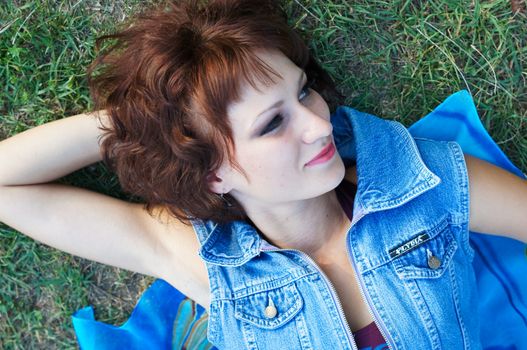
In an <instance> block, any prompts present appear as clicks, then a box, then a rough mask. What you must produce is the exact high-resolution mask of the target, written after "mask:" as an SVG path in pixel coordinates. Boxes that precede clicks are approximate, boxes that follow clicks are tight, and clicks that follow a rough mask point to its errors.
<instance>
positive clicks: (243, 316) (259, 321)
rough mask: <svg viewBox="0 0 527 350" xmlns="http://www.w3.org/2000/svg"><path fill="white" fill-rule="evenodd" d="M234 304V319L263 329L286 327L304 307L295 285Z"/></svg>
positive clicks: (260, 293)
mask: <svg viewBox="0 0 527 350" xmlns="http://www.w3.org/2000/svg"><path fill="white" fill-rule="evenodd" d="M234 302H235V306H234V317H236V318H237V319H239V320H241V321H245V322H248V323H250V324H253V325H254V326H256V327H258V328H263V329H275V328H279V327H281V326H283V325H285V324H286V323H287V322H289V321H290V320H291V319H292V318H293V317H294V316H295V315H296V314H297V313H298V312H299V311H300V310H301V309H302V307H303V305H304V303H303V300H302V297H301V296H300V293H299V292H298V290H297V288H296V285H295V284H294V283H291V284H289V285H286V286H284V287H280V288H275V289H270V290H265V291H261V292H257V293H254V294H251V295H248V296H245V297H241V298H238V299H236V300H235V301H234Z"/></svg>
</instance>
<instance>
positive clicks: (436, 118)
mask: <svg viewBox="0 0 527 350" xmlns="http://www.w3.org/2000/svg"><path fill="white" fill-rule="evenodd" d="M408 130H409V131H410V133H411V134H412V135H413V136H420V137H427V138H431V139H435V140H445V141H446V140H448V141H456V142H457V143H459V145H460V146H461V148H462V149H463V152H464V153H467V154H470V155H472V156H475V157H478V158H480V159H484V160H486V161H488V162H490V163H493V164H495V165H497V166H499V167H501V168H503V169H505V170H508V171H509V172H511V173H514V174H516V175H518V176H520V177H522V178H525V177H526V176H525V175H524V174H522V172H521V171H520V170H519V169H518V168H517V167H515V166H514V164H512V163H511V161H510V160H509V159H508V158H507V156H505V154H504V153H503V152H502V151H501V150H500V148H499V147H498V145H496V143H495V142H494V141H493V140H492V138H491V137H490V136H489V134H488V133H487V131H486V130H485V128H484V127H483V125H482V124H481V121H480V119H479V116H478V113H477V111H476V107H475V106H474V102H473V100H472V97H471V96H470V94H469V93H468V92H467V91H460V92H458V93H456V94H453V95H452V96H450V97H448V98H447V99H446V100H445V101H444V102H443V103H442V104H441V105H439V106H438V107H437V108H436V109H435V110H434V111H433V112H432V113H430V114H428V115H427V116H426V117H424V118H423V119H421V120H419V121H418V122H416V123H415V124H414V125H412V126H411V127H410V128H408ZM525 213H526V214H527V208H525ZM470 243H471V245H472V247H473V248H474V250H475V256H474V261H473V266H474V269H475V273H476V278H477V283H478V285H477V288H478V291H479V296H480V300H479V310H478V313H479V317H480V320H481V342H482V345H483V348H485V349H493V350H498V349H503V350H505V349H511V350H512V349H527V251H526V245H525V244H524V243H522V242H519V241H516V240H513V239H508V238H503V237H496V236H489V235H482V234H479V233H475V232H471V236H470Z"/></svg>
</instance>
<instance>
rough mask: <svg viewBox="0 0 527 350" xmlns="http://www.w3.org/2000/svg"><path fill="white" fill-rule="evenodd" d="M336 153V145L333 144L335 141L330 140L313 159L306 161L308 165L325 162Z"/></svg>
mask: <svg viewBox="0 0 527 350" xmlns="http://www.w3.org/2000/svg"><path fill="white" fill-rule="evenodd" d="M334 154H335V146H334V145H333V142H330V143H329V144H328V145H327V146H326V147H324V149H323V150H322V151H320V153H319V154H317V156H316V157H315V158H313V159H312V160H310V161H309V162H308V163H306V166H311V165H316V164H320V163H325V162H327V161H328V160H330V159H331V158H333V155H334Z"/></svg>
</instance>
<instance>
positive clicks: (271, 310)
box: [265, 305, 278, 318]
mask: <svg viewBox="0 0 527 350" xmlns="http://www.w3.org/2000/svg"><path fill="white" fill-rule="evenodd" d="M277 313H278V311H277V310H276V307H274V305H269V306H268V307H266V308H265V317H267V318H273V317H275V316H276V314H277Z"/></svg>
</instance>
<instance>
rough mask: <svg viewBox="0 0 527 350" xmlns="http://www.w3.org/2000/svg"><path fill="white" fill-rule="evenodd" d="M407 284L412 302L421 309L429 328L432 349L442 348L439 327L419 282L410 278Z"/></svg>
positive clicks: (420, 315)
mask: <svg viewBox="0 0 527 350" xmlns="http://www.w3.org/2000/svg"><path fill="white" fill-rule="evenodd" d="M405 286H406V288H407V289H408V290H409V292H410V295H411V297H412V302H413V303H414V305H415V306H416V308H417V310H418V311H419V317H420V318H421V320H422V321H423V325H424V327H425V329H426V330H427V332H426V334H427V335H428V339H429V340H430V343H431V344H430V345H431V349H437V350H440V349H441V346H440V342H439V335H438V334H437V329H436V327H435V325H434V321H433V320H432V316H431V312H430V309H429V308H428V305H427V304H426V302H425V300H424V298H423V295H422V293H421V290H420V288H419V284H418V283H417V281H416V280H409V281H408V282H407V283H405Z"/></svg>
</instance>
